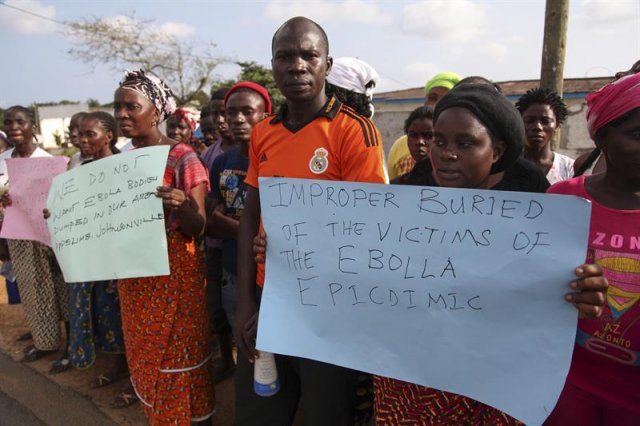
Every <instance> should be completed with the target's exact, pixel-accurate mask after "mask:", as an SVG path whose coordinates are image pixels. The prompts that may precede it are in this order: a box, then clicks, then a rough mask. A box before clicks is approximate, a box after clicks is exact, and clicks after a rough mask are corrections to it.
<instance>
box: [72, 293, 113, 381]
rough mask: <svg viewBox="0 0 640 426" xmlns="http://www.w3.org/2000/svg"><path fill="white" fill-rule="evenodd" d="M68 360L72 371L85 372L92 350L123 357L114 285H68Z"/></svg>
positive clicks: (90, 359)
mask: <svg viewBox="0 0 640 426" xmlns="http://www.w3.org/2000/svg"><path fill="white" fill-rule="evenodd" d="M69 331H70V336H69V357H70V360H71V364H72V365H73V366H74V367H76V368H81V369H84V368H89V367H91V366H92V365H93V362H94V361H95V359H96V350H101V351H103V352H106V353H112V354H123V353H124V337H123V335H122V319H121V318H120V299H119V298H118V289H117V281H97V282H88V283H73V284H69Z"/></svg>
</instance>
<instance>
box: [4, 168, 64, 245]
mask: <svg viewBox="0 0 640 426" xmlns="http://www.w3.org/2000/svg"><path fill="white" fill-rule="evenodd" d="M6 162H7V173H8V175H9V178H10V179H11V183H10V185H11V192H10V194H11V205H10V206H8V207H7V208H6V210H5V216H4V222H3V224H2V231H1V232H0V237H2V238H7V239H10V240H33V241H39V242H41V243H43V244H46V245H48V246H50V245H51V237H50V236H49V230H48V229H47V223H46V221H45V220H44V217H43V216H42V210H43V209H44V208H45V207H46V206H47V195H48V194H49V188H50V187H51V181H52V180H53V178H54V177H55V176H57V175H59V174H60V173H63V172H64V171H65V170H67V163H68V162H69V159H68V158H67V157H38V158H7V160H6Z"/></svg>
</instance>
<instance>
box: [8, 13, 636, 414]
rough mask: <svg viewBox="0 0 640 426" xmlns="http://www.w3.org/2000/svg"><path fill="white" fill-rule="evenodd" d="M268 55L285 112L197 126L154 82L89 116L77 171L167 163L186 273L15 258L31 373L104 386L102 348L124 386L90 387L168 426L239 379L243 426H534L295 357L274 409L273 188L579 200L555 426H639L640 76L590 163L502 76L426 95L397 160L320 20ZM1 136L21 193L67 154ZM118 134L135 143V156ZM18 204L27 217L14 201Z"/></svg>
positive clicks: (284, 36) (14, 121) (124, 88)
mask: <svg viewBox="0 0 640 426" xmlns="http://www.w3.org/2000/svg"><path fill="white" fill-rule="evenodd" d="M271 48H272V70H273V76H274V80H275V82H276V85H277V87H278V89H279V90H280V92H281V93H282V94H283V95H284V97H285V99H286V102H285V103H284V104H283V105H280V106H275V105H272V101H271V97H270V95H269V92H268V91H267V89H266V88H264V87H262V86H261V85H259V84H258V83H256V82H251V81H243V82H240V83H237V84H235V85H234V86H232V87H230V88H228V89H223V90H219V91H217V92H214V93H213V94H212V96H211V99H210V101H209V103H208V104H207V105H206V106H205V107H204V108H203V109H202V111H200V113H199V114H197V111H192V110H190V109H189V108H188V107H185V106H181V107H178V106H177V105H176V102H175V98H174V96H173V94H172V92H171V89H170V88H169V87H168V86H167V85H166V84H165V83H164V82H163V81H162V80H160V79H159V78H158V77H156V76H155V75H153V74H152V73H150V72H148V71H145V70H138V71H132V72H127V73H126V74H125V76H124V79H123V80H122V81H121V82H120V84H119V85H118V87H117V88H116V90H115V93H114V103H113V105H114V111H113V116H112V115H110V114H108V113H104V112H90V113H82V114H77V115H75V116H74V117H73V118H72V120H71V123H70V126H69V136H70V139H71V142H72V143H73V144H74V145H75V146H77V147H78V148H79V152H78V153H77V154H76V155H74V156H73V157H72V158H71V161H70V164H69V167H82V165H83V164H87V163H88V162H92V161H93V162H95V161H100V160H101V159H103V158H106V157H108V156H111V155H117V154H118V153H119V152H120V151H127V150H129V149H144V148H145V147H149V146H156V145H168V146H169V147H170V150H169V154H168V159H167V165H166V169H165V173H164V177H163V183H162V185H161V186H159V187H158V188H157V192H156V196H158V197H160V198H161V199H162V203H163V208H164V211H165V229H166V236H167V241H168V253H169V266H170V274H169V275H168V276H159V277H144V278H129V279H122V280H118V281H114V280H111V281H101V282H84V283H66V282H65V281H64V280H63V278H62V274H61V271H60V268H59V267H58V265H57V262H56V259H55V255H54V253H53V251H52V250H51V248H49V247H47V246H45V245H43V244H41V243H39V242H35V241H26V240H8V241H6V242H5V241H3V244H1V245H0V254H1V257H2V260H3V261H4V264H3V269H2V271H3V273H5V274H7V272H6V271H8V270H10V269H11V268H7V267H6V265H10V266H11V267H12V274H11V277H10V279H9V281H8V282H16V283H17V287H18V290H19V294H20V298H21V300H22V304H23V307H24V313H25V318H26V321H27V326H28V327H29V330H30V333H29V334H28V335H25V336H19V338H20V339H22V340H32V344H30V345H29V346H27V348H26V349H25V352H24V361H26V362H28V361H33V360H35V359H38V358H41V357H42V356H44V355H47V354H49V353H52V352H54V351H59V350H60V349H62V350H61V351H60V352H61V354H60V356H59V358H58V359H56V361H55V362H54V363H53V365H52V366H51V373H62V372H63V371H65V370H67V369H68V368H71V367H75V368H81V369H85V368H89V367H90V366H91V365H92V364H93V362H94V360H95V358H96V352H97V351H98V350H100V351H103V352H106V353H108V354H110V355H109V358H110V360H111V362H110V364H109V368H108V369H107V370H106V371H103V372H100V373H99V374H98V375H97V376H96V377H95V379H94V381H93V382H92V383H91V386H92V387H101V386H106V385H108V384H110V383H112V382H115V381H117V380H120V379H122V378H125V377H128V380H127V381H126V386H125V387H124V388H123V389H122V392H121V393H120V394H119V395H118V397H117V398H116V400H115V401H114V402H113V404H114V406H116V407H125V406H128V405H130V404H133V403H135V402H137V401H139V402H140V404H141V406H142V408H143V409H144V411H145V414H146V416H147V418H148V420H149V423H150V424H153V425H156V424H157V425H159V424H179V425H188V424H210V422H211V417H212V415H213V413H214V411H215V404H216V398H215V392H214V383H216V382H218V381H220V380H223V379H225V378H228V377H230V376H231V375H233V376H234V381H235V404H236V410H235V412H236V419H235V423H236V424H238V425H265V426H267V425H269V426H271V425H289V424H292V422H293V419H294V417H295V415H296V411H297V409H298V406H299V405H300V404H301V405H302V406H303V410H304V423H305V424H307V425H353V424H378V425H401V424H429V425H451V424H466V425H510V424H520V423H519V422H518V420H516V419H514V418H512V417H510V416H509V415H508V414H506V413H503V412H501V411H499V410H498V409H496V408H493V407H489V406H487V405H484V404H482V403H481V402H478V401H475V400H472V399H470V398H468V397H465V396H462V395H456V394H452V393H449V392H445V391H443V390H439V389H433V388H429V387H425V386H419V385H416V384H411V383H406V382H402V381H400V380H396V379H393V378H386V377H380V376H373V377H372V376H370V375H368V374H364V373H361V372H358V371H354V370H350V369H347V368H344V367H340V366H336V365H331V364H327V363H323V362H319V361H315V360H310V359H305V358H300V357H294V356H285V355H278V354H276V355H275V362H276V366H277V370H278V375H279V380H280V391H279V392H278V393H277V394H275V395H273V396H270V397H263V396H259V395H257V394H256V393H255V392H254V388H253V374H254V372H253V363H254V362H255V360H256V358H257V357H258V356H259V352H258V351H257V350H256V347H255V343H256V332H257V323H258V319H259V311H260V300H261V295H262V288H263V286H264V278H265V270H264V261H265V258H264V257H265V253H266V250H265V248H266V244H267V235H266V234H265V232H264V230H263V229H262V225H261V220H260V217H261V203H260V196H259V191H258V188H259V180H258V179H259V177H270V176H286V177H294V178H308V179H324V180H336V181H354V182H370V183H378V184H384V183H389V178H391V182H390V183H391V184H399V185H423V186H442V187H451V188H471V189H478V190H489V189H491V190H501V191H521V192H536V193H544V192H548V193H553V194H570V195H577V196H579V197H583V198H586V199H588V200H590V201H591V203H592V206H593V211H592V215H591V222H590V236H589V245H588V247H587V248H585V249H586V251H587V252H588V256H587V258H586V259H585V262H584V264H582V265H569V266H570V267H575V275H576V277H575V279H574V280H573V281H571V282H570V283H562V282H560V283H558V286H566V288H567V294H566V301H567V303H571V304H573V305H575V307H576V308H577V310H578V311H579V316H580V319H579V322H578V328H577V337H576V345H575V350H574V355H573V360H572V364H571V369H570V372H569V376H568V378H567V382H566V385H565V388H564V390H563V392H562V394H561V396H560V399H559V401H558V404H557V406H556V407H555V409H554V410H553V411H552V412H551V413H550V416H549V418H548V419H547V422H546V424H548V425H566V424H580V425H637V424H640V362H639V361H638V360H640V321H639V319H640V303H638V300H639V299H640V297H638V295H640V278H639V277H640V267H639V266H638V265H640V228H639V226H638V225H639V224H640V73H638V74H636V72H637V71H638V68H640V65H639V64H640V61H638V62H637V63H636V64H635V65H634V67H633V68H632V69H631V70H629V71H628V72H624V73H619V74H618V75H616V81H614V82H612V83H610V84H608V85H606V86H604V87H603V88H601V89H600V90H598V91H596V92H594V93H592V94H590V95H589V96H588V97H587V99H586V102H587V108H588V113H587V120H588V123H587V125H588V129H589V134H590V136H591V138H592V139H593V141H594V143H595V147H596V150H595V151H594V152H593V153H591V154H588V155H585V156H584V158H579V159H578V160H577V161H575V162H574V160H573V159H571V158H569V157H567V156H565V155H562V154H560V153H558V152H554V151H553V150H552V148H551V141H552V140H553V139H554V137H555V136H556V134H557V132H558V129H559V128H560V126H561V125H562V124H563V123H564V121H565V120H566V118H567V115H568V111H567V107H566V105H565V103H564V102H563V100H562V98H561V97H560V96H559V95H558V94H557V93H554V92H552V91H549V90H546V89H541V88H532V89H531V90H529V91H527V93H526V94H524V95H523V96H522V97H521V98H520V99H519V100H518V101H517V102H516V104H515V106H514V105H513V104H512V103H511V102H510V101H508V100H507V98H506V97H505V96H503V95H502V93H501V92H500V87H499V86H497V85H495V84H493V83H492V82H491V81H489V80H487V79H486V78H483V77H480V76H472V77H467V78H461V76H459V75H457V74H455V73H452V72H445V73H441V74H438V75H436V76H435V77H434V78H433V79H431V80H430V81H428V82H427V84H426V86H425V105H424V106H420V107H419V108H417V109H415V110H414V111H412V112H411V113H410V114H408V117H407V119H406V121H405V125H404V132H405V135H404V136H403V137H401V138H399V139H398V140H397V141H396V142H395V143H394V144H393V147H392V148H391V151H390V153H389V156H388V158H387V161H386V162H385V159H384V153H383V144H382V138H381V136H380V133H379V132H378V130H377V128H376V126H375V124H374V123H373V121H371V117H372V116H373V114H374V108H373V105H372V102H371V99H372V94H373V90H374V89H375V86H376V84H378V83H379V77H378V75H377V73H376V72H375V70H374V69H373V68H372V67H371V66H369V65H368V64H366V63H365V62H363V61H361V60H359V59H356V58H338V59H335V60H333V59H332V58H331V56H330V54H329V41H328V38H327V35H326V33H325V32H324V30H323V29H322V27H320V26H319V25H318V24H317V23H315V22H313V21H311V20H309V19H307V18H303V17H297V18H293V19H290V20H288V21H287V22H285V23H284V24H283V25H282V26H281V27H280V28H279V29H278V30H277V31H276V32H275V34H274V36H273V39H272V47H271ZM165 121H166V132H165V133H163V132H162V131H161V127H160V125H161V123H162V122H165ZM3 128H4V132H5V133H6V137H4V136H3V137H2V140H1V144H0V148H2V149H3V150H4V152H2V153H1V154H0V186H3V187H4V186H6V184H7V180H8V176H7V173H6V163H5V161H4V160H5V159H7V158H16V157H21V158H29V157H31V158H33V157H43V156H50V155H51V154H49V153H48V152H47V151H45V150H43V149H42V148H40V147H38V145H37V143H36V142H37V141H36V136H35V128H36V121H35V118H34V115H33V113H32V111H31V110H29V109H28V108H24V107H21V106H15V107H11V108H9V109H8V110H7V111H6V112H5V118H4V123H3ZM118 136H121V137H124V138H128V139H129V140H130V141H129V142H128V143H127V145H125V146H123V147H121V149H120V150H119V149H118V148H116V141H117V138H118ZM574 176H575V177H574ZM1 202H2V205H3V206H7V205H10V203H11V191H10V189H9V191H7V192H5V193H4V194H3V195H2V199H1ZM2 211H3V210H2V209H0V215H1V214H2ZM44 214H45V217H47V214H48V212H46V211H45V212H44ZM0 220H1V217H0ZM140 249H141V250H144V247H141V248H140ZM542 267H543V266H542ZM205 283H206V285H205ZM61 323H63V324H64V325H65V328H66V332H63V331H62V327H61ZM212 336H215V337H216V338H215V341H216V345H217V347H218V349H219V351H220V355H221V358H220V359H219V360H218V362H217V363H214V362H213V350H214V349H213V346H214V345H213V344H212ZM234 345H235V347H236V348H237V357H236V359H234V356H233V353H234V351H233V348H234ZM425 362H428V360H427V359H425Z"/></svg>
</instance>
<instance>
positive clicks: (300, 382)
mask: <svg viewBox="0 0 640 426" xmlns="http://www.w3.org/2000/svg"><path fill="white" fill-rule="evenodd" d="M271 50H272V55H273V56H272V59H271V65H272V69H273V76H274V79H275V81H276V84H277V86H278V88H279V89H280V91H281V92H282V93H283V94H284V96H285V98H286V104H285V105H284V106H283V107H282V109H281V110H280V111H279V113H278V114H276V115H275V116H272V117H270V118H267V119H265V120H263V121H262V122H260V123H258V124H257V125H256V126H255V127H254V129H253V132H252V134H251V142H250V147H249V170H248V173H247V177H246V179H245V183H246V184H247V185H248V192H247V198H246V204H245V210H244V212H243V215H242V218H241V219H240V230H239V235H238V277H237V286H238V304H237V311H236V321H235V331H234V332H235V336H236V343H237V345H238V367H237V372H236V423H237V424H238V425H239V426H243V425H275V424H277V425H287V424H291V422H292V421H293V417H294V415H295V411H296V407H297V405H298V401H299V399H300V397H302V399H303V401H302V403H303V406H304V415H305V424H307V425H349V424H352V423H353V408H354V407H353V405H354V404H353V398H354V396H355V392H354V386H355V372H354V371H352V370H349V369H346V368H342V367H338V366H334V365H330V364H325V363H322V362H317V361H313V360H309V359H304V358H297V357H290V356H281V355H276V364H277V369H278V375H279V378H280V383H281V389H280V392H278V393H277V394H276V395H273V396H270V397H260V396H257V395H256V394H254V392H253V389H252V387H253V368H252V365H251V364H250V362H251V361H253V360H254V359H255V357H256V355H257V352H256V349H255V338H256V329H257V322H258V309H259V303H260V295H261V293H262V286H263V284H264V264H260V265H257V266H256V263H255V261H254V257H253V250H252V247H253V237H254V236H255V235H256V234H257V233H258V230H259V227H260V196H259V193H258V177H261V176H265V177H271V176H286V177H294V178H307V179H325V180H337V181H340V180H342V181H355V182H373V183H384V182H385V181H386V174H385V171H384V167H383V152H382V140H381V138H380V134H379V132H378V130H377V129H376V127H375V126H374V125H373V123H372V122H371V121H370V120H369V119H368V118H365V117H362V116H360V115H358V114H357V113H356V112H355V111H354V110H352V109H351V108H349V107H346V106H344V105H342V104H341V103H340V101H338V100H337V99H336V98H335V97H331V98H327V96H326V95H325V78H326V76H327V75H328V74H329V72H330V71H331V64H332V59H331V57H330V56H329V42H328V40H327V36H326V33H325V32H324V30H323V29H322V28H321V27H320V26H319V25H318V24H316V23H315V22H313V21H311V20H309V19H307V18H303V17H297V18H292V19H290V20H288V21H287V22H285V23H284V24H283V25H282V26H281V27H280V28H279V29H278V30H277V31H276V33H275V34H274V36H273V40H272V44H271Z"/></svg>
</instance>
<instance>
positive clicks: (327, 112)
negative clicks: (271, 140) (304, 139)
mask: <svg viewBox="0 0 640 426" xmlns="http://www.w3.org/2000/svg"><path fill="white" fill-rule="evenodd" d="M341 106H342V102H340V101H339V100H338V98H336V97H335V95H332V96H331V97H330V98H329V99H328V100H327V102H326V103H325V104H324V106H323V107H322V108H321V109H320V111H318V112H317V113H316V114H315V115H314V116H313V117H312V118H311V120H309V121H308V122H307V123H306V124H309V123H311V122H312V121H313V120H315V119H316V118H318V117H326V118H328V119H329V120H333V119H334V118H335V117H336V115H338V111H340V107H341ZM286 111H287V104H284V105H282V107H280V110H279V111H278V113H277V114H276V115H275V116H274V117H273V118H272V119H271V121H270V122H269V123H270V124H278V123H283V124H284V123H285V121H284V116H285V114H286ZM306 124H305V125H306ZM285 127H286V124H285ZM302 127H304V126H302Z"/></svg>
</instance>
